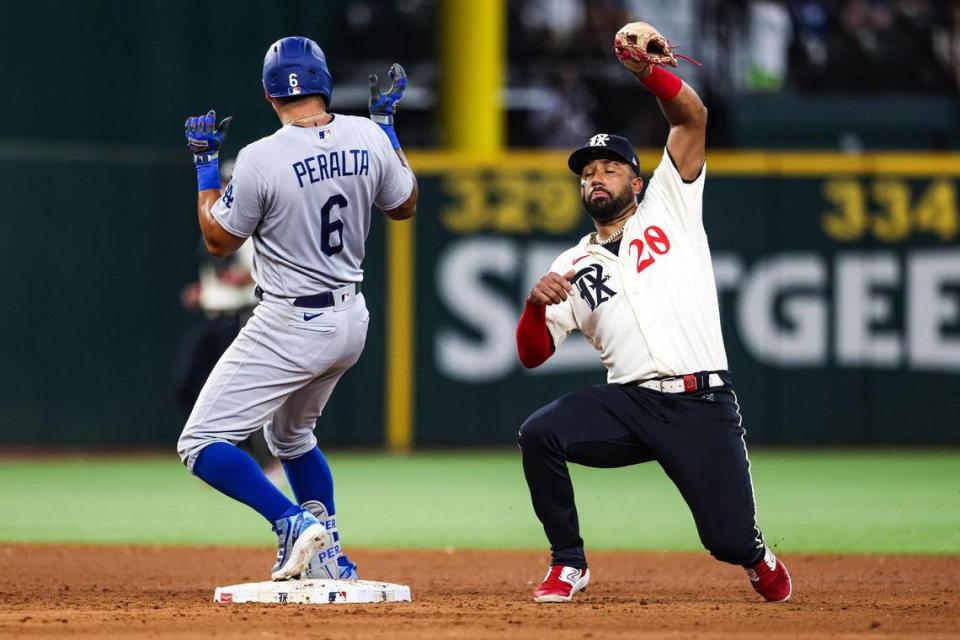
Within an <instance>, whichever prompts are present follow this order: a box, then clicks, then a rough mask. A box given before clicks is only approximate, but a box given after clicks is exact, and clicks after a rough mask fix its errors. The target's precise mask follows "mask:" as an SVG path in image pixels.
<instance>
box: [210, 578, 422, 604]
mask: <svg viewBox="0 0 960 640" xmlns="http://www.w3.org/2000/svg"><path fill="white" fill-rule="evenodd" d="M213 601H214V602H218V603H220V604H228V603H229V604H242V603H248V602H256V603H261V604H375V603H379V602H410V587H408V586H406V585H402V584H391V583H389V582H374V581H372V580H287V581H285V582H248V583H245V584H234V585H230V586H227V587H217V590H216V591H215V592H214V594H213Z"/></svg>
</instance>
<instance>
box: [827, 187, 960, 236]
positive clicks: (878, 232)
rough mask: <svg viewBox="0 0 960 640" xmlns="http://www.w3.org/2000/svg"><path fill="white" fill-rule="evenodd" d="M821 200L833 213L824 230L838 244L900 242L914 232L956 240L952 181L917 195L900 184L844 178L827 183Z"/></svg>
mask: <svg viewBox="0 0 960 640" xmlns="http://www.w3.org/2000/svg"><path fill="white" fill-rule="evenodd" d="M823 197H824V199H825V200H826V201H827V202H828V203H829V204H830V208H829V209H828V210H827V211H826V212H824V214H823V217H822V218H821V225H822V228H823V231H824V233H826V234H827V236H829V237H830V238H832V239H834V240H836V241H838V242H855V241H857V240H860V239H862V238H865V237H873V238H875V239H877V240H879V241H881V242H900V241H902V240H906V239H908V238H910V236H911V235H913V234H915V233H917V234H919V233H923V234H930V235H933V236H935V237H938V238H940V239H941V240H944V241H950V240H953V239H954V238H955V237H956V235H957V230H958V215H957V194H956V188H955V186H954V184H953V182H952V181H951V180H946V179H941V180H935V181H933V182H930V183H929V184H927V185H924V186H923V187H922V188H921V189H919V190H918V192H917V193H916V194H915V193H914V191H913V190H912V189H911V188H910V184H908V183H907V182H906V181H905V180H902V179H896V178H882V179H878V180H874V181H871V182H864V181H861V180H857V179H852V178H843V179H837V180H829V181H827V182H825V183H824V185H823Z"/></svg>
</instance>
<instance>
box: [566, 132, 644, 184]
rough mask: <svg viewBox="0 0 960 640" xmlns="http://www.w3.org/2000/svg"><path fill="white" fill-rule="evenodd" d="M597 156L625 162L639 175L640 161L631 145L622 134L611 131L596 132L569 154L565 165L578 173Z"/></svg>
mask: <svg viewBox="0 0 960 640" xmlns="http://www.w3.org/2000/svg"><path fill="white" fill-rule="evenodd" d="M597 158H605V159H607V160H618V161H620V162H626V163H627V164H628V165H630V167H631V168H632V169H633V171H634V173H636V174H637V175H640V161H639V160H638V159H637V153H636V152H635V151H634V150H633V145H632V144H630V141H629V140H627V139H626V138H624V137H623V136H615V135H613V134H612V133H598V134H597V135H595V136H592V137H591V138H590V139H589V140H587V144H586V145H584V146H582V147H580V148H579V149H577V150H576V151H574V152H573V153H571V154H570V158H569V159H568V160H567V166H568V167H570V171H573V172H574V173H575V174H577V175H580V172H581V171H583V168H584V167H585V166H587V165H588V164H590V163H591V162H593V161H594V160H596V159H597Z"/></svg>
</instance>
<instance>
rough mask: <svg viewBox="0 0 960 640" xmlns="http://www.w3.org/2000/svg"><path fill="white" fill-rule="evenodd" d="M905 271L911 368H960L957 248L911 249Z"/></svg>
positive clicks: (934, 369)
mask: <svg viewBox="0 0 960 640" xmlns="http://www.w3.org/2000/svg"><path fill="white" fill-rule="evenodd" d="M907 274H908V275H907V280H908V282H907V286H908V288H907V291H908V295H907V330H908V333H909V345H910V365H911V368H912V369H918V370H923V371H931V370H933V371H937V370H940V371H960V250H957V249H927V250H920V251H914V252H913V253H911V254H910V255H909V256H908V257H907ZM948 334H952V335H948Z"/></svg>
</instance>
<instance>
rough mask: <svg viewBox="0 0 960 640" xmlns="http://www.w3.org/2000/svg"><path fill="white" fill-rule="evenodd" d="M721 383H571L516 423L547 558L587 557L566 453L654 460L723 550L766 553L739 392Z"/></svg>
mask: <svg viewBox="0 0 960 640" xmlns="http://www.w3.org/2000/svg"><path fill="white" fill-rule="evenodd" d="M721 377H722V378H724V382H725V385H724V386H723V387H718V388H715V389H706V390H703V391H698V392H695V393H691V394H671V393H660V392H659V391H652V390H649V389H645V388H643V387H639V386H635V385H616V384H606V385H598V386H595V387H590V388H587V389H582V390H580V391H575V392H573V393H570V394H568V395H565V396H563V397H562V398H560V399H558V400H555V401H553V402H551V403H550V404H548V405H547V406H545V407H543V408H541V409H539V410H538V411H536V412H535V413H534V414H533V415H531V416H530V417H529V418H528V419H527V420H526V422H524V423H523V426H522V427H521V429H520V449H521V450H522V452H523V473H524V475H525V476H526V479H527V485H528V486H529V487H530V497H531V498H532V499H533V508H534V511H535V512H536V514H537V517H538V518H539V519H540V522H541V523H542V524H543V529H544V531H545V532H546V534H547V539H548V540H549V541H550V550H551V552H552V556H553V558H552V561H551V564H562V565H567V566H572V567H577V568H581V569H582V568H585V567H586V566H587V563H586V559H585V557H584V553H583V539H582V538H581V537H580V524H579V521H578V519H577V507H576V505H575V504H574V497H573V484H572V483H571V482H570V474H569V472H568V470H567V463H568V462H574V463H576V464H581V465H584V466H588V467H607V468H610V467H624V466H628V465H634V464H639V463H641V462H649V461H651V460H656V461H657V462H659V463H660V466H661V467H663V470H664V471H665V472H666V473H667V475H668V476H669V477H670V479H671V480H673V482H674V484H675V485H676V486H677V488H678V489H679V490H680V493H681V495H682V496H683V498H684V500H686V502H687V505H688V506H689V507H690V511H691V512H692V513H693V519H694V521H695V522H696V525H697V532H698V533H699V534H700V540H701V542H702V543H703V546H704V547H706V548H707V549H708V550H709V551H710V553H711V554H712V555H713V556H714V557H715V558H716V559H718V560H722V561H723V562H729V563H732V564H738V565H752V564H754V563H755V562H757V561H759V560H760V558H761V557H762V556H763V551H764V546H763V536H762V534H761V533H760V529H759V528H758V527H757V522H756V505H755V502H754V497H753V485H752V482H751V479H750V462H749V460H748V459H747V449H746V445H745V443H744V440H743V434H744V430H743V428H742V427H741V426H740V413H739V408H738V406H737V400H736V396H735V395H734V393H733V390H732V389H731V387H730V386H729V381H730V378H729V374H727V373H726V372H723V373H722V374H721Z"/></svg>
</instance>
